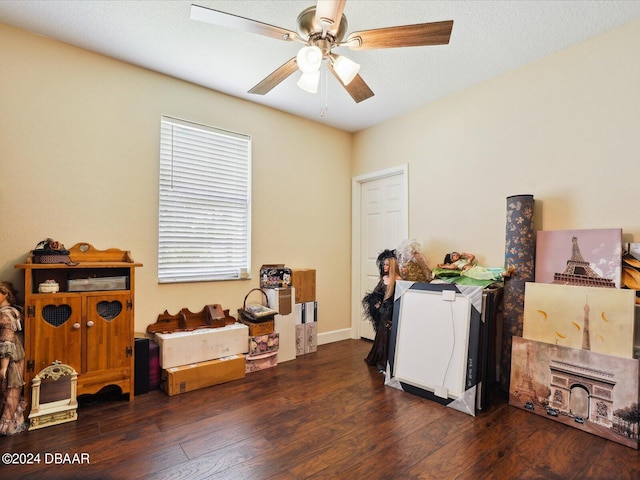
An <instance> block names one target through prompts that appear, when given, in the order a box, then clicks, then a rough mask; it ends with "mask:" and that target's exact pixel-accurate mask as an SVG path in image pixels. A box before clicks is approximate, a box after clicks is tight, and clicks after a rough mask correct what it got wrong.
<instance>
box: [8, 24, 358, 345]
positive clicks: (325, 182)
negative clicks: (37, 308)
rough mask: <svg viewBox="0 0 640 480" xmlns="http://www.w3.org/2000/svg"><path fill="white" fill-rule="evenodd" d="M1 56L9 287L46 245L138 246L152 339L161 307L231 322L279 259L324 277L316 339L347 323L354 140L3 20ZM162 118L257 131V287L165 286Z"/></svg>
mask: <svg viewBox="0 0 640 480" xmlns="http://www.w3.org/2000/svg"><path fill="white" fill-rule="evenodd" d="M0 61H1V63H2V66H1V67H0V178H1V179H2V188H1V189H0V200H1V203H0V204H1V205H2V214H1V215H0V245H1V247H2V256H1V257H0V278H2V279H7V280H10V281H14V282H15V283H16V285H20V283H21V282H22V279H21V272H18V271H15V270H14V268H13V265H14V264H16V263H20V262H23V261H24V260H25V258H26V255H27V253H28V251H29V250H30V249H32V248H33V247H34V246H35V244H36V243H37V242H38V241H40V240H42V239H43V238H45V237H48V236H50V237H53V238H55V239H58V240H60V241H62V242H63V243H64V244H65V245H66V246H67V247H70V246H72V245H74V244H75V243H80V242H88V243H91V244H92V245H93V246H94V247H96V248H98V249H106V248H111V247H115V248H121V249H125V250H130V251H131V252H132V255H133V258H134V259H135V260H136V261H138V262H142V263H143V264H144V267H142V268H141V269H139V270H138V271H137V273H136V275H137V283H136V291H137V296H136V307H135V313H136V329H137V330H144V329H145V328H146V326H147V325H148V324H149V323H153V322H154V321H155V320H156V318H157V316H158V314H160V313H162V312H163V311H164V310H165V309H166V310H168V311H169V312H170V313H177V312H178V310H179V309H180V308H182V307H188V308H190V309H191V310H192V311H194V312H196V311H199V310H201V309H202V308H203V306H204V305H205V304H208V303H220V304H222V305H223V307H224V308H229V309H231V312H232V313H233V314H235V311H236V309H237V308H238V307H239V306H241V305H242V301H243V299H244V296H245V294H246V293H247V292H248V291H249V290H250V289H251V288H253V287H256V286H257V285H258V275H257V273H258V270H259V268H260V265H262V264H263V263H276V262H283V263H285V264H286V265H288V266H290V267H305V268H316V270H317V300H318V303H319V307H318V309H319V326H318V328H319V332H320V333H321V334H322V333H323V332H333V331H336V330H342V329H348V328H350V314H349V312H350V278H351V277H350V249H351V238H350V232H351V230H350V225H351V218H350V215H351V214H350V210H349V205H350V198H351V180H350V179H351V165H350V154H351V135H350V134H348V133H345V132H341V131H339V130H336V129H332V128H328V127H324V126H321V125H319V124H316V123H312V122H308V121H304V120H301V119H299V118H296V117H294V116H291V115H288V114H284V113H282V112H278V111H275V110H272V109H268V108H265V107H261V106H257V105H255V104H252V103H249V102H246V101H242V100H238V99H236V98H232V97H229V96H225V95H222V94H219V93H216V92H213V91H211V90H207V89H204V88H200V87H196V86H194V85H191V84H188V83H185V82H182V81H179V80H176V79H173V78H169V77H166V76H163V75H159V74H156V73H152V72H150V71H147V70H144V69H141V68H137V67H133V66H131V65H127V64H125V63H122V62H118V61H115V60H112V59H109V58H106V57H103V56H100V55H97V54H94V53H91V52H88V51H85V50H81V49H78V48H75V47H71V46H68V45H65V44H61V43H58V42H54V41H51V40H48V39H45V38H42V37H38V36H34V35H31V34H29V33H26V32H24V31H21V30H18V29H15V28H13V27H9V26H6V25H2V24H0ZM163 114H164V115H171V116H174V117H178V118H182V119H186V120H191V121H195V122H199V123H204V124H209V125H213V126H216V127H220V128H224V129H228V130H233V131H237V132H241V133H246V134H249V135H251V136H252V138H253V147H252V148H253V172H252V175H253V192H252V195H253V211H252V216H253V224H252V229H253V242H252V243H253V248H252V269H253V273H254V279H253V280H251V281H233V282H214V283H190V284H181V285H158V283H157V277H156V274H157V260H156V250H157V217H158V212H157V201H158V200H157V199H158V187H157V184H158V179H157V178H158V151H159V148H158V145H159V126H160V116H161V115H163ZM253 295H256V294H255V293H254V294H253ZM255 300H259V295H258V296H256V298H255Z"/></svg>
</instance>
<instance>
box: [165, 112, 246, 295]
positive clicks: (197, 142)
mask: <svg viewBox="0 0 640 480" xmlns="http://www.w3.org/2000/svg"><path fill="white" fill-rule="evenodd" d="M159 183H160V198H159V223H158V282H160V283H176V282H197V281H209V280H232V279H237V278H242V277H245V276H246V275H248V274H249V268H250V265H251V258H250V257H251V255H250V252H251V137H249V136H248V135H241V134H237V133H233V132H227V131H224V130H219V129H216V128H212V127H207V126H204V125H197V124H193V123H189V122H185V121H181V120H176V119H174V118H170V117H165V116H163V117H162V121H161V131H160V179H159Z"/></svg>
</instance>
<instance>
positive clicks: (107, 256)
mask: <svg viewBox="0 0 640 480" xmlns="http://www.w3.org/2000/svg"><path fill="white" fill-rule="evenodd" d="M69 257H70V258H71V261H72V262H73V263H74V264H73V265H67V264H66V263H34V261H33V258H34V257H33V251H31V253H30V254H29V256H28V257H27V261H26V262H25V263H20V264H18V265H16V266H15V268H21V269H51V268H130V267H141V266H142V264H141V263H136V262H135V261H134V260H133V258H132V257H131V252H129V251H127V250H120V249H118V248H109V249H107V250H98V249H96V248H95V247H93V245H90V244H89V243H86V242H85V243H77V244H76V245H74V246H73V247H71V248H70V249H69Z"/></svg>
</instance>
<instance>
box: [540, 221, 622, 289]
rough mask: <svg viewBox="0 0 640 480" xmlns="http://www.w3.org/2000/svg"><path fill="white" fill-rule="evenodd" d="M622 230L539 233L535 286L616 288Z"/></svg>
mask: <svg viewBox="0 0 640 480" xmlns="http://www.w3.org/2000/svg"><path fill="white" fill-rule="evenodd" d="M621 263H622V229H621V228H611V229H591V230H542V231H539V232H538V233H537V237H536V268H535V281H536V283H557V284H562V285H578V286H591V287H609V288H613V287H615V288H620V276H621Z"/></svg>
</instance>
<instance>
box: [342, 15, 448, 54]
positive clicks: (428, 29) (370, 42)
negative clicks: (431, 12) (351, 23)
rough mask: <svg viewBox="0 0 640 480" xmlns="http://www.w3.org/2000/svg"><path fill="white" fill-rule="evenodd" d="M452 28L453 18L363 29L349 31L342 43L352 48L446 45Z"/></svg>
mask: <svg viewBox="0 0 640 480" xmlns="http://www.w3.org/2000/svg"><path fill="white" fill-rule="evenodd" d="M452 29H453V20H446V21H443V22H431V23H418V24H415V25H402V26H398V27H388V28H378V29H374V30H363V31H361V32H353V33H351V34H350V35H349V37H348V38H347V40H346V41H345V42H344V43H342V45H345V46H347V47H349V48H351V49H353V50H367V49H374V48H396V47H421V46H425V45H446V44H447V43H449V39H450V38H451V30H452Z"/></svg>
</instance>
